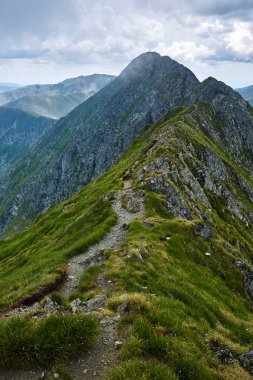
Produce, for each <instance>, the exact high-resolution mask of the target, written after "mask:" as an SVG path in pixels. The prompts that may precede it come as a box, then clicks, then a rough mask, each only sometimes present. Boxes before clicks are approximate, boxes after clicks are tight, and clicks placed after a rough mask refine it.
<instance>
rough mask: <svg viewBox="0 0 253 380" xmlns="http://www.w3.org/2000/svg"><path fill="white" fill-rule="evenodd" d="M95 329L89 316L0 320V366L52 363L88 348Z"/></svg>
mask: <svg viewBox="0 0 253 380" xmlns="http://www.w3.org/2000/svg"><path fill="white" fill-rule="evenodd" d="M98 332H99V329H98V325H97V322H96V320H95V319H93V318H91V317H89V316H55V315H52V316H50V317H47V318H43V319H39V320H37V319H28V318H24V317H15V318H10V319H6V320H1V321H0V367H7V368H8V367H11V368H13V367H16V368H29V367H41V366H49V365H53V364H55V363H57V362H59V361H63V360H65V359H67V358H70V357H75V356H77V355H78V354H80V351H86V350H88V348H89V347H90V346H91V345H92V343H93V342H94V340H95V339H96V337H97V335H98Z"/></svg>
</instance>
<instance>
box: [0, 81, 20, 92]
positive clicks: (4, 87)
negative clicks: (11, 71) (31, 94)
mask: <svg viewBox="0 0 253 380" xmlns="http://www.w3.org/2000/svg"><path fill="white" fill-rule="evenodd" d="M18 87H19V85H18V84H15V83H0V93H2V92H6V91H11V90H15V89H16V88H18Z"/></svg>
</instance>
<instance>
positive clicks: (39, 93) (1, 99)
mask: <svg viewBox="0 0 253 380" xmlns="http://www.w3.org/2000/svg"><path fill="white" fill-rule="evenodd" d="M113 79H114V76H112V75H105V74H93V75H89V76H80V77H77V78H71V79H67V80H65V81H63V82H60V83H57V84H50V85H39V84H38V85H30V86H25V87H20V88H16V89H13V90H9V91H7V92H4V93H1V94H0V105H1V106H3V105H4V106H6V107H8V108H18V109H22V110H24V111H27V112H32V113H35V114H38V115H42V116H46V117H50V118H54V119H59V118H61V117H62V116H65V115H67V114H68V113H69V112H70V111H72V110H73V109H74V108H75V107H76V106H78V105H79V104H81V103H82V102H84V101H85V100H86V99H88V98H89V97H90V96H92V95H94V94H95V93H96V92H97V91H99V90H100V89H101V88H103V87H104V86H106V85H107V84H108V83H110V82H111V81H112V80H113Z"/></svg>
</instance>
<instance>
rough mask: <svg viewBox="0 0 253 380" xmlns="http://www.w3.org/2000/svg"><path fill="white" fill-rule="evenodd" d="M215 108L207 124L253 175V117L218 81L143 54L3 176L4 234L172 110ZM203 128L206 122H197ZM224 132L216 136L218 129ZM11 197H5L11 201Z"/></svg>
mask: <svg viewBox="0 0 253 380" xmlns="http://www.w3.org/2000/svg"><path fill="white" fill-rule="evenodd" d="M199 100H200V101H208V102H209V103H211V104H212V112H213V120H214V123H213V124H212V125H211V126H209V124H210V123H208V120H203V124H204V125H206V126H207V127H208V128H209V132H208V133H209V134H210V135H211V136H212V137H213V138H214V139H215V140H216V141H217V142H218V143H221V141H222V143H223V144H224V145H225V149H226V151H227V153H228V154H229V155H230V156H231V158H233V159H234V160H235V161H236V162H237V163H238V164H240V165H243V167H244V168H246V169H247V170H248V171H249V172H250V173H251V174H253V169H252V168H253V111H252V108H251V107H250V106H249V105H248V104H247V102H245V101H244V100H243V98H242V97H241V96H240V95H239V94H238V93H236V92H234V91H233V90H232V89H231V88H230V87H228V86H226V85H225V84H223V83H222V82H218V81H217V80H215V79H213V78H208V79H207V80H205V81H204V82H202V83H200V82H199V81H198V80H197V78H196V77H195V76H194V74H193V73H192V72H191V71H190V70H188V69H187V68H185V67H184V66H182V65H180V64H179V63H177V62H175V61H173V60H172V59H170V58H169V57H161V56H160V55H159V54H157V53H145V54H143V55H141V56H139V57H137V58H136V59H135V60H134V61H133V62H131V63H130V64H129V65H128V67H127V68H126V69H125V70H124V71H123V72H122V73H121V75H120V76H119V77H118V78H116V79H115V80H114V81H113V82H111V83H110V84H109V85H107V86H106V87H104V88H103V89H102V90H101V91H99V92H98V93H97V94H96V95H94V96H93V97H91V98H90V99H88V100H87V101H86V102H85V103H83V104H82V105H80V106H79V107H77V108H76V109H75V110H74V111H73V112H71V113H70V114H68V115H67V116H66V117H65V118H63V119H61V120H60V121H59V122H57V123H56V125H55V127H54V129H53V130H52V131H49V132H48V133H47V134H46V135H45V136H44V138H43V139H42V140H41V141H40V144H39V146H38V147H36V149H34V150H33V151H32V152H31V153H30V154H29V156H28V157H26V159H25V160H24V161H23V162H22V163H20V165H19V166H17V167H16V168H15V170H13V172H12V173H11V175H10V176H8V177H6V178H3V179H2V183H1V187H2V189H3V191H2V193H3V196H2V197H1V198H0V207H1V222H0V225H1V229H2V230H4V229H5V227H6V226H7V225H9V226H10V227H12V226H15V228H17V226H20V220H24V219H25V220H29V219H30V218H33V217H34V216H35V215H36V214H38V213H39V212H41V211H42V210H43V209H45V208H48V207H51V206H53V205H54V204H56V203H58V202H60V201H61V200H63V199H66V198H67V197H68V196H70V195H72V194H74V193H75V192H76V191H78V190H80V189H81V188H82V187H83V186H85V185H86V184H87V183H89V182H90V181H91V180H92V179H93V178H95V177H96V176H98V175H99V174H101V173H103V172H105V171H106V170H107V169H109V168H110V167H112V166H113V165H114V164H115V163H116V162H117V160H118V158H119V157H120V156H121V155H122V154H123V153H124V152H125V151H126V149H127V148H128V147H129V146H130V144H131V142H132V141H133V139H134V137H135V136H136V135H138V134H139V133H141V132H142V129H143V126H145V125H146V124H151V123H153V122H155V121H156V120H158V119H159V118H160V117H161V116H162V115H163V114H164V113H166V112H167V111H168V110H170V109H171V108H173V107H175V106H184V105H189V104H193V103H195V102H197V101H199ZM200 122H201V120H200ZM221 124H222V125H223V128H222V129H219V130H217V128H219V126H220V125H221ZM6 194H7V199H6Z"/></svg>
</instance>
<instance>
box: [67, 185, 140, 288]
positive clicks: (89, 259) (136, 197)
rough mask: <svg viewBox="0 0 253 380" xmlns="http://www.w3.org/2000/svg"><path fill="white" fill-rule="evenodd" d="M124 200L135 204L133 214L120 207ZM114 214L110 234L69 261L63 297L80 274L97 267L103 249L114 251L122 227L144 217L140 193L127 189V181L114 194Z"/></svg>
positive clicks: (74, 284)
mask: <svg viewBox="0 0 253 380" xmlns="http://www.w3.org/2000/svg"><path fill="white" fill-rule="evenodd" d="M123 198H126V199H128V200H129V202H132V203H133V202H136V207H135V210H134V211H135V212H129V211H127V210H126V209H125V208H123V207H122V200H123ZM112 208H113V210H114V212H115V213H116V214H117V215H118V220H117V223H116V224H115V226H113V227H112V228H111V230H110V232H109V233H108V234H107V235H106V236H105V237H104V238H103V239H102V240H101V241H100V242H99V243H97V244H95V245H93V246H92V247H90V248H89V249H88V251H86V252H84V253H82V254H80V255H78V256H75V257H74V258H73V259H71V260H70V261H69V263H68V266H67V275H68V278H67V281H66V284H65V285H64V286H63V288H62V289H61V292H62V293H63V294H65V295H69V294H70V293H72V292H73V291H74V290H75V287H76V285H77V284H78V283H79V280H80V277H81V275H82V273H83V272H84V271H85V270H86V269H87V268H89V267H91V266H94V265H97V264H98V263H99V262H101V261H102V259H103V254H102V253H101V251H102V250H103V249H108V248H110V249H115V248H117V247H118V246H119V245H120V244H121V243H122V242H123V241H124V239H125V236H126V233H127V231H126V229H124V225H127V224H129V223H130V222H131V221H133V220H134V219H137V218H138V219H140V218H143V217H144V205H143V200H142V198H141V197H140V192H137V191H134V190H132V189H131V188H130V187H129V181H128V184H127V188H125V189H124V190H119V191H117V192H116V193H115V199H114V201H113V203H112Z"/></svg>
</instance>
